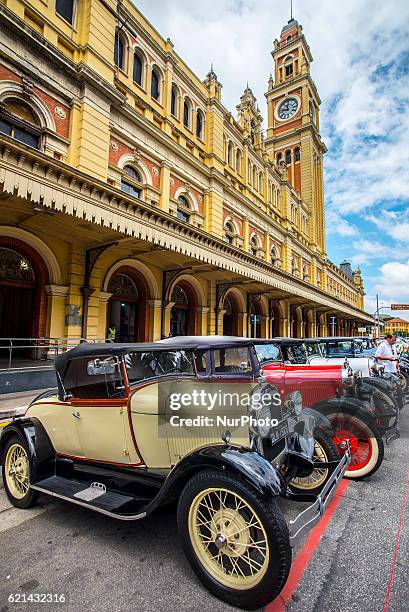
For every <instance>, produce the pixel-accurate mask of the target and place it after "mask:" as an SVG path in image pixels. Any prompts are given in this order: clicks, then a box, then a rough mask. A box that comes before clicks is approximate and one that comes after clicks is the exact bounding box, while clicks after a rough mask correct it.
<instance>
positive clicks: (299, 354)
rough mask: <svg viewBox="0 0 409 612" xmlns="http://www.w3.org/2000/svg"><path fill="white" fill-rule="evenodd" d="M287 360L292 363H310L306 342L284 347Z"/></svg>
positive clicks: (284, 355) (283, 350)
mask: <svg viewBox="0 0 409 612" xmlns="http://www.w3.org/2000/svg"><path fill="white" fill-rule="evenodd" d="M282 352H283V357H284V359H285V361H289V362H290V363H308V359H307V353H306V349H305V346H304V344H293V345H290V346H285V347H283V349H282Z"/></svg>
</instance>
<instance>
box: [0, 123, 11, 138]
mask: <svg viewBox="0 0 409 612" xmlns="http://www.w3.org/2000/svg"><path fill="white" fill-rule="evenodd" d="M0 132H1V133H2V134H7V136H11V123H8V121H4V120H3V119H0Z"/></svg>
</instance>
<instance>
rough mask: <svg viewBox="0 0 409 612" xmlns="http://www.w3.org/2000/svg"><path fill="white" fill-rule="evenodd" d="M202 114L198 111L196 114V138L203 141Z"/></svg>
mask: <svg viewBox="0 0 409 612" xmlns="http://www.w3.org/2000/svg"><path fill="white" fill-rule="evenodd" d="M203 123H204V121H203V113H202V111H201V110H200V109H198V110H197V113H196V136H197V137H198V138H200V139H201V140H203Z"/></svg>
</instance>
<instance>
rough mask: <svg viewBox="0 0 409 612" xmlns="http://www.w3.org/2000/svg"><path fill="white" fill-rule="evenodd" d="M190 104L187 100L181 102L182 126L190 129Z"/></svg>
mask: <svg viewBox="0 0 409 612" xmlns="http://www.w3.org/2000/svg"><path fill="white" fill-rule="evenodd" d="M191 106H192V105H191V103H190V100H189V98H185V100H184V102H183V125H184V126H185V127H186V128H188V129H189V128H190V121H191V114H192V113H191Z"/></svg>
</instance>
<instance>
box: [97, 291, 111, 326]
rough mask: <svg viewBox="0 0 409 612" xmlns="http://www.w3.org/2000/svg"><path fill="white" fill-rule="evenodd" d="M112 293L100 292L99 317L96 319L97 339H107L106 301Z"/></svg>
mask: <svg viewBox="0 0 409 612" xmlns="http://www.w3.org/2000/svg"><path fill="white" fill-rule="evenodd" d="M111 295H112V293H110V292H109V291H100V292H99V295H98V299H99V317H98V338H108V329H107V326H108V301H109V298H110V297H111Z"/></svg>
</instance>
